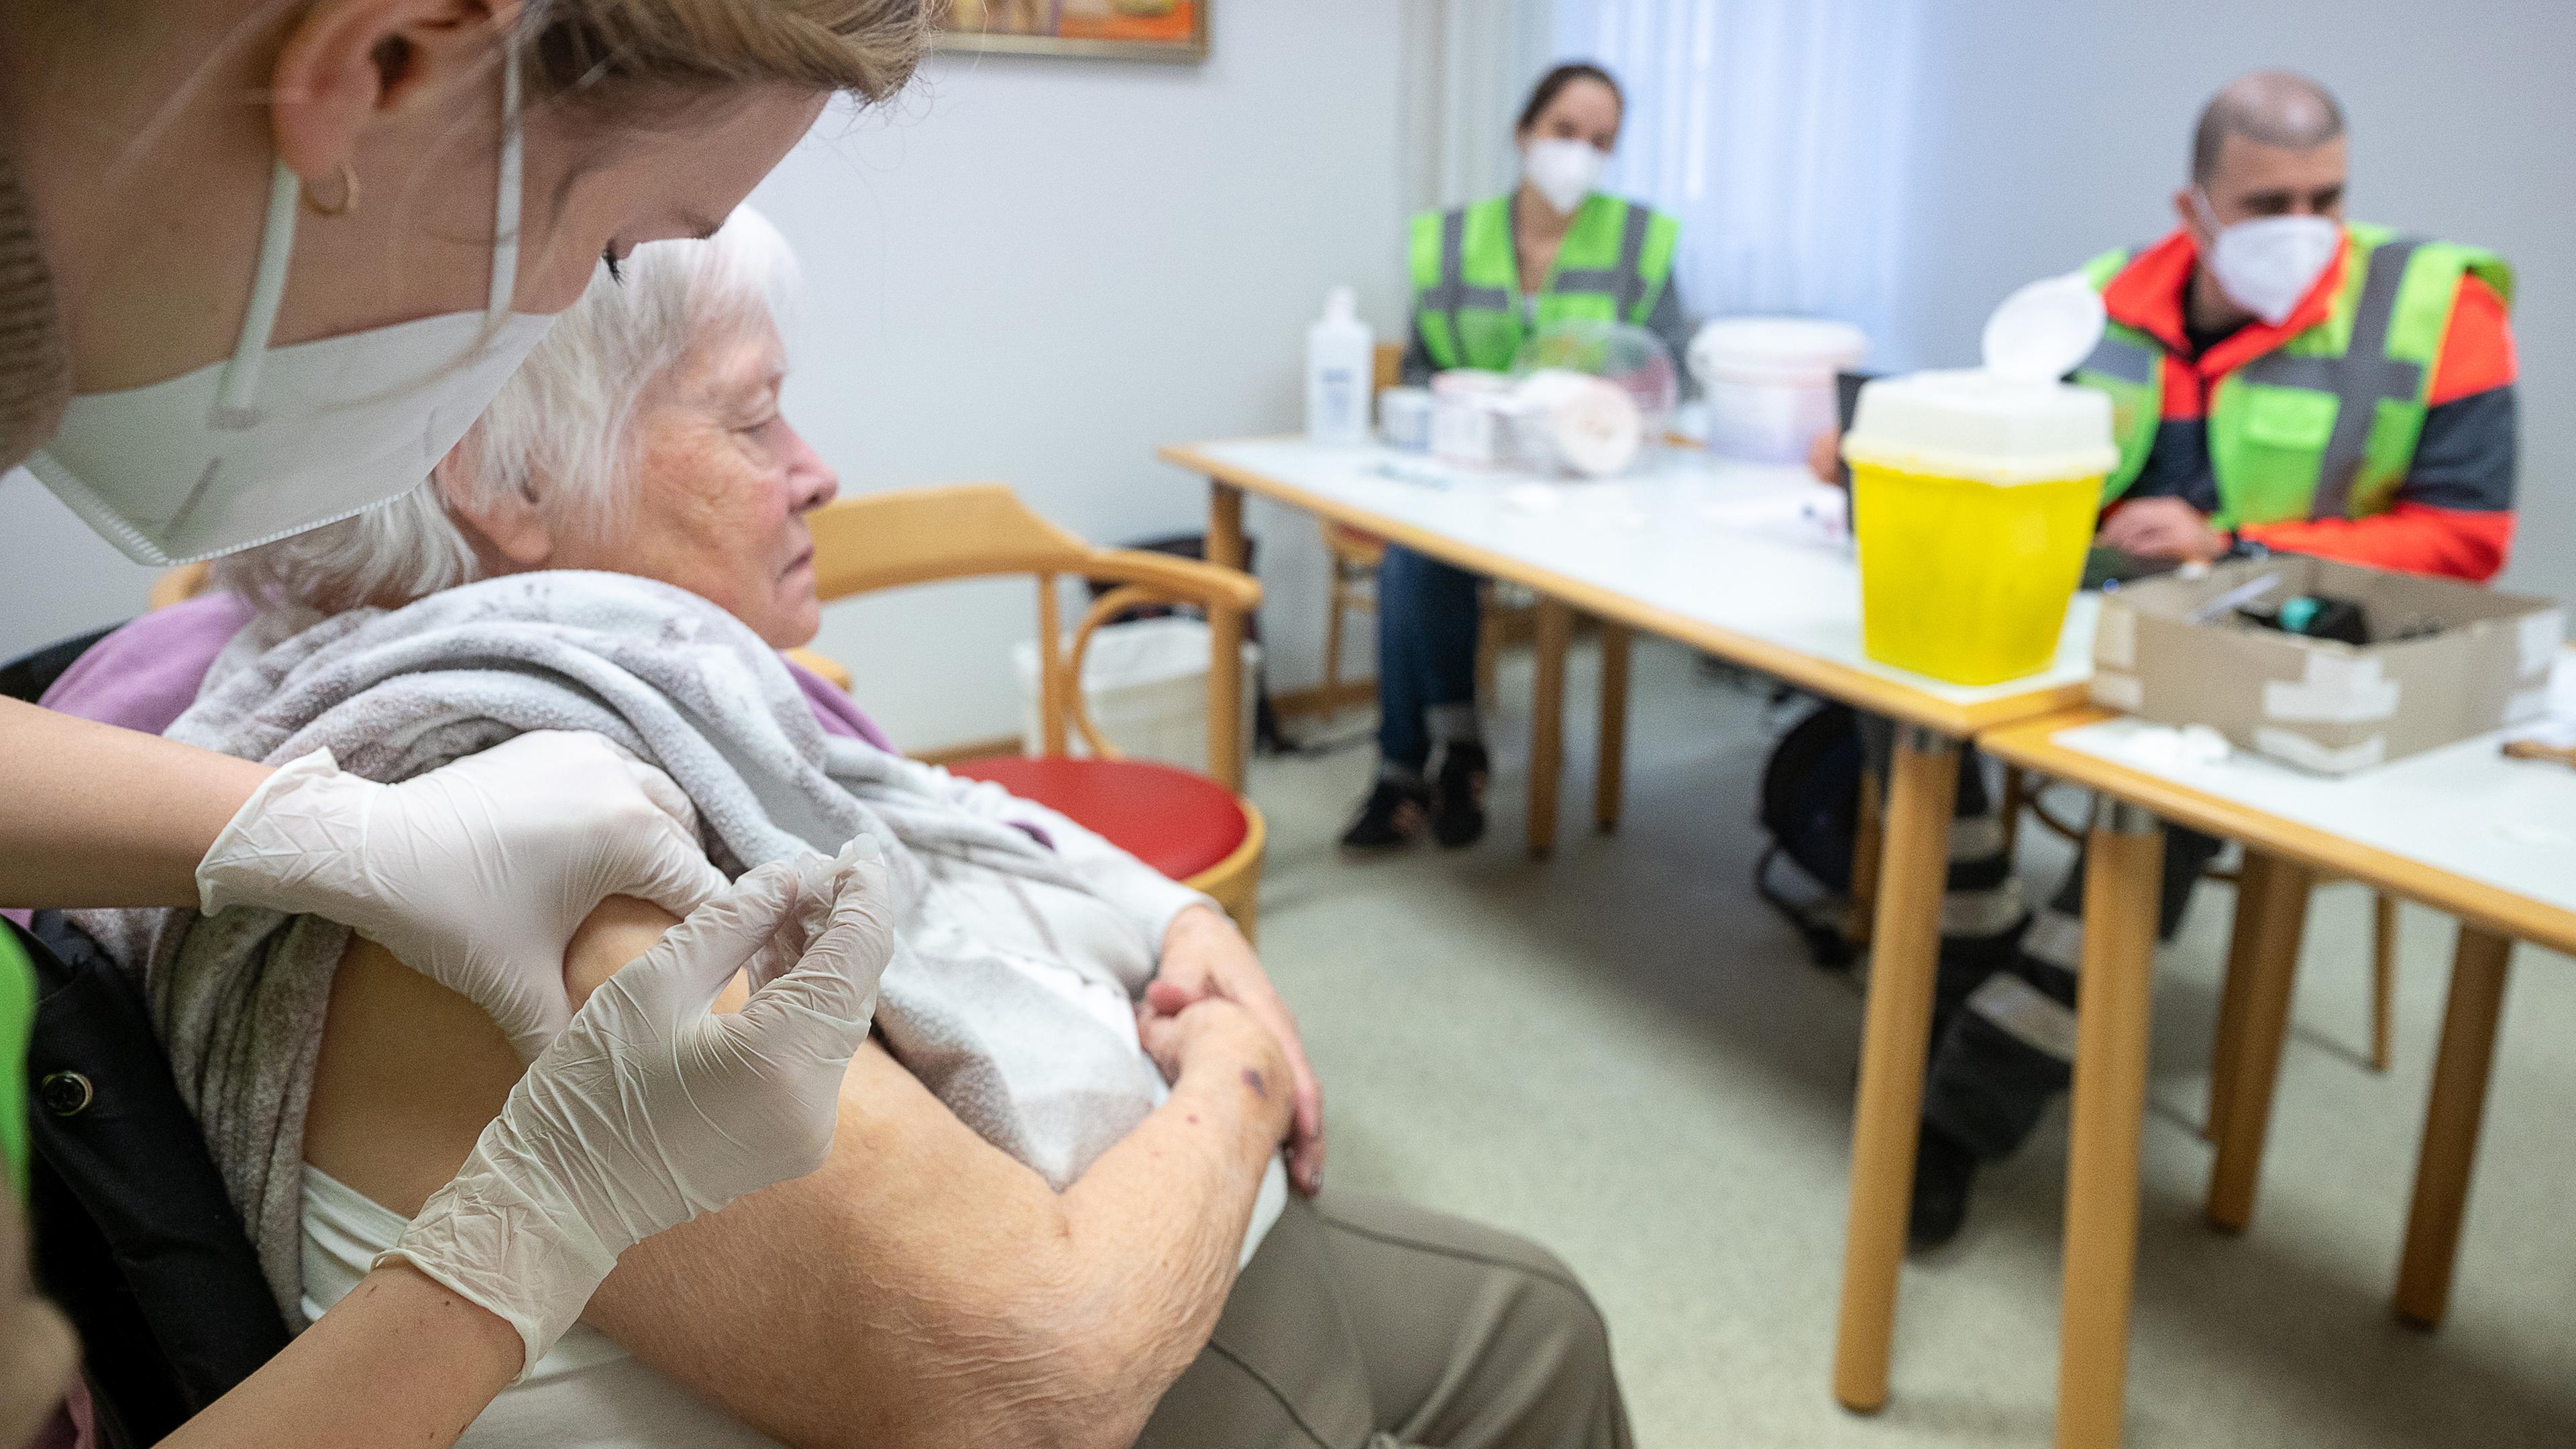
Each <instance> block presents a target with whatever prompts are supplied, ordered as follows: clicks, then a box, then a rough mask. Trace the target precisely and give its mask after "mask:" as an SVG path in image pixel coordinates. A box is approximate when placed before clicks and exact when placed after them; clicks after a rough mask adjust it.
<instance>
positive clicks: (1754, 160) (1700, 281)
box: [1554, 0, 1923, 337]
mask: <svg viewBox="0 0 2576 1449" xmlns="http://www.w3.org/2000/svg"><path fill="white" fill-rule="evenodd" d="M1922 8H1923V3H1922V0H1556V4H1555V11H1556V16H1555V19H1556V27H1555V36H1554V41H1555V45H1554V49H1555V51H1556V53H1557V55H1558V56H1559V57H1561V58H1564V59H1590V60H1595V61H1598V62H1600V63H1601V64H1602V65H1603V66H1604V67H1605V68H1607V69H1608V70H1609V71H1610V72H1611V74H1613V75H1616V76H1617V77H1618V78H1619V82H1620V85H1621V86H1622V87H1623V88H1624V89H1625V90H1626V92H1627V96H1628V108H1627V116H1626V120H1625V123H1624V125H1623V127H1622V129H1621V133H1620V138H1619V155H1618V157H1617V159H1616V160H1615V161H1614V162H1613V163H1612V166H1611V170H1610V174H1609V177H1608V179H1607V182H1606V183H1605V184H1606V185H1607V186H1608V187H1609V188H1610V189H1613V190H1616V191H1619V192H1621V193H1622V194H1625V195H1630V196H1635V197H1638V198H1640V199H1642V200H1645V201H1647V202H1650V203H1652V204H1653V205H1655V206H1658V207H1661V208H1663V209H1664V210H1667V211H1670V212H1672V213H1674V214H1675V215H1676V216H1678V217H1679V218H1680V219H1681V223H1682V254H1681V260H1680V264H1679V267H1680V271H1679V275H1680V278H1681V286H1682V300H1683V302H1684V304H1685V305H1686V306H1687V307H1688V308H1689V310H1690V312H1691V314H1692V315H1693V316H1696V317H1718V316H1727V315H1732V314H1738V313H1747V312H1760V313H1789V314H1800V315H1809V316H1822V317H1836V318H1841V319H1843V320H1845V321H1849V322H1854V323H1857V324H1859V325H1860V326H1861V327H1862V328H1863V329H1864V330H1866V331H1868V332H1870V333H1871V334H1872V336H1873V337H1877V336H1880V335H1883V334H1884V333H1885V332H1886V331H1887V329H1888V327H1889V325H1890V323H1891V321H1892V318H1893V315H1894V314H1893V294H1894V291H1895V285H1896V278H1897V260H1898V252H1897V249H1898V247H1899V245H1900V244H1901V242H1902V239H1903V231H1902V228H1901V221H1902V214H1903V205H1902V203H1903V200H1904V194H1903V190H1902V186H1903V178H1904V176H1905V162H1906V156H1905V148H1906V141H1907V136H1908V133H1909V131H1910V130H1911V126H1910V125H1909V113H1908V108H1909V106H1910V105H1911V102H1912V91H1913V77H1914V63H1915V54H1916V49H1917V37H1918V33H1919V27H1920V25H1921V21H1922V15H1921V11H1922Z"/></svg>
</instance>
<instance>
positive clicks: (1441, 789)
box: [1431, 740, 1491, 849]
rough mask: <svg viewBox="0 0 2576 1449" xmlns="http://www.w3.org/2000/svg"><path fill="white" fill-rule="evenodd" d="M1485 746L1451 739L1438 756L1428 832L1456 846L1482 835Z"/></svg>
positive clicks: (1483, 831)
mask: <svg viewBox="0 0 2576 1449" xmlns="http://www.w3.org/2000/svg"><path fill="white" fill-rule="evenodd" d="M1489 773H1491V772H1490V770H1489V768H1488V765H1487V762H1486V759H1485V747H1484V746H1483V745H1481V744H1478V743H1477V742H1476V741H1474V740H1453V741H1451V742H1450V744H1449V747H1448V748H1447V749H1445V750H1443V751H1442V752H1441V755H1440V779H1439V781H1438V783H1437V784H1436V785H1435V786H1434V788H1433V790H1432V795H1431V835H1432V838H1433V839H1435V840H1437V841H1439V842H1440V843H1441V844H1442V845H1446V846H1449V847H1451V848H1453V849H1454V848H1456V847H1458V846H1461V845H1473V844H1475V843H1476V842H1477V841H1479V840H1482V839H1484V838H1485V777H1486V776H1487V775H1488V774H1489Z"/></svg>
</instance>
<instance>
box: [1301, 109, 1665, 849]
mask: <svg viewBox="0 0 2576 1449" xmlns="http://www.w3.org/2000/svg"><path fill="white" fill-rule="evenodd" d="M1622 107H1623V102H1622V98H1621V96H1620V92H1619V83H1618V82H1617V81H1616V80H1614V79H1612V78H1611V76H1610V73H1609V72H1608V71H1605V70H1603V69H1602V68H1601V67H1599V66H1597V65H1593V64H1590V63H1588V62H1581V61H1577V62H1573V63H1570V64H1566V65H1560V66H1558V67H1556V68H1555V69H1553V70H1551V71H1549V72H1548V73H1547V74H1546V75H1544V76H1541V77H1540V78H1539V82H1538V85H1537V86H1536V87H1534V88H1533V89H1532V90H1531V91H1530V96H1529V101H1528V103H1527V104H1525V105H1523V106H1522V107H1521V114H1520V121H1519V124H1518V125H1517V126H1516V127H1515V128H1514V135H1515V136H1516V137H1517V139H1518V140H1519V142H1520V150H1521V181H1520V184H1519V185H1518V186H1516V187H1514V188H1512V190H1511V191H1510V192H1508V193H1506V194H1504V195H1501V196H1494V197H1488V198H1486V199H1485V200H1483V201H1479V202H1476V203H1474V204H1473V205H1470V206H1463V207H1459V208H1457V209H1455V210H1452V211H1426V212H1423V213H1421V214H1420V215H1418V216H1416V217H1414V218H1413V225H1412V231H1411V235H1410V238H1409V241H1408V246H1407V254H1408V257H1409V260H1410V263H1411V267H1412V275H1413V336H1412V341H1411V343H1410V345H1409V346H1408V347H1407V348H1406V351H1405V358H1404V377H1405V381H1407V382H1410V383H1420V382H1424V381H1426V380H1428V379H1429V378H1430V376H1431V375H1432V374H1433V373H1434V372H1440V371H1445V370H1447V369H1450V368H1458V367H1473V368H1485V369H1490V370H1494V371H1501V370H1503V369H1505V368H1508V367H1510V366H1511V363H1512V354H1513V353H1514V352H1515V351H1517V350H1519V348H1520V345H1521V341H1522V339H1523V338H1526V337H1528V336H1529V335H1530V334H1531V333H1533V332H1536V331H1537V330H1539V329H1540V328H1543V327H1546V326H1548V325H1550V324H1551V323H1556V322H1567V321H1578V320H1591V321H1601V322H1626V323H1630V324H1632V325H1635V326H1640V327H1644V328H1646V329H1648V330H1650V331H1652V332H1653V333H1655V335H1657V336H1658V337H1661V338H1662V339H1663V340H1664V345H1665V346H1666V347H1669V348H1670V349H1672V353H1673V357H1674V358H1675V360H1676V361H1678V360H1679V359H1680V358H1681V357H1682V355H1683V353H1684V352H1685V351H1686V350H1687V348H1688V347H1689V344H1690V326H1689V322H1688V320H1687V319H1686V317H1685V316H1684V314H1683V311H1682V305H1681V298H1680V296H1679V294H1678V293H1677V292H1676V290H1675V288H1674V286H1673V276H1672V272H1673V253H1674V246H1675V243H1676V242H1677V241H1678V240H1679V239H1680V236H1681V226H1680V224H1679V223H1678V222H1676V221H1674V220H1673V218H1671V217H1670V216H1667V215H1665V214H1663V213H1662V212H1659V211H1655V210H1653V209H1651V208H1649V207H1646V206H1644V205H1641V204H1639V203H1637V202H1633V201H1624V200H1621V199H1620V198H1618V197H1615V196H1605V195H1603V194H1602V193H1600V192H1598V191H1596V190H1594V189H1593V185H1594V183H1595V182H1596V181H1597V180H1599V178H1600V175H1601V167H1602V165H1603V163H1605V162H1607V161H1608V160H1609V158H1610V152H1611V150H1612V149H1613V148H1614V147H1616V146H1617V145H1618V142H1619V122H1620V118H1621V112H1622ZM1377 596H1378V604H1377V642H1378V649H1377V691H1378V721H1379V722H1378V773H1377V783H1376V785H1375V787H1374V788H1373V789H1372V790H1371V791H1370V792H1369V797H1368V800H1367V802H1366V803H1365V804H1364V805H1362V806H1361V807H1360V813H1359V818H1358V819H1357V820H1355V821H1353V822H1352V824H1351V827H1350V829H1349V830H1347V831H1346V832H1344V833H1343V835H1342V844H1343V845H1344V846H1346V847H1349V848H1351V849H1354V850H1385V849H1389V848H1392V847H1396V846H1402V845H1410V844H1412V843H1413V842H1414V841H1416V840H1419V839H1421V838H1422V835H1423V834H1424V832H1425V831H1426V830H1428V831H1429V833H1430V834H1431V835H1433V836H1434V837H1436V838H1437V839H1438V840H1439V841H1440V843H1441V844H1443V845H1450V846H1459V845H1467V844H1471V843H1473V842H1474V841H1475V840H1476V839H1477V838H1479V837H1480V836H1482V835H1483V834H1484V833H1485V807H1484V793H1485V774H1486V757H1485V745H1484V741H1483V739H1482V737H1481V736H1480V734H1479V733H1478V730H1477V726H1476V668H1475V664H1476V615H1477V609H1476V579H1475V576H1474V575H1472V574H1469V573H1465V572H1463V571H1461V570H1459V569H1455V568H1452V567H1450V566H1449V565H1447V564H1444V563H1440V562H1438V561H1437V560H1434V559H1429V558H1425V557H1423V556H1422V555H1421V554H1418V553H1415V552H1413V551H1412V550H1410V549H1407V548H1403V547H1401V546H1398V545H1393V544H1390V545H1388V547H1387V550H1386V561H1385V562H1384V563H1382V564H1380V565H1379V566H1378V575H1377ZM1435 742H1436V743H1438V744H1439V745H1440V747H1441V759H1440V768H1439V773H1438V774H1437V775H1436V776H1432V775H1430V774H1428V771H1429V768H1430V763H1431V747H1432V745H1433V744H1434V743H1435Z"/></svg>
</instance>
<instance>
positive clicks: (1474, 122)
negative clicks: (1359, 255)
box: [1400, 0, 1556, 213]
mask: <svg viewBox="0 0 2576 1449" xmlns="http://www.w3.org/2000/svg"><path fill="white" fill-rule="evenodd" d="M1555 23H1556V6H1555V4H1554V3H1553V0H1404V49H1405V65H1404V81H1405V85H1404V119H1403V125H1404V136H1403V142H1402V145H1401V147H1400V150H1401V154H1402V156H1403V158H1404V187H1403V192H1404V205H1405V209H1406V211H1407V212H1408V213H1410V212H1414V211H1421V210H1426V209H1430V208H1434V207H1437V208H1443V209H1446V208H1448V207H1452V206H1462V205H1465V204H1466V203H1467V202H1470V201H1475V200H1479V199H1481V198H1483V197H1487V196H1492V195H1494V194H1495V193H1497V192H1500V191H1503V190H1505V189H1507V188H1509V187H1510V186H1511V184H1512V178H1513V176H1514V174H1515V173H1516V172H1517V170H1518V169H1519V165H1520V156H1519V153H1518V151H1517V150H1515V149H1514V147H1513V145H1512V121H1513V119H1514V118H1515V117H1516V116H1518V115H1519V114H1520V107H1521V102H1522V101H1523V100H1524V99H1526V98H1527V96H1528V92H1529V85H1530V82H1531V81H1532V80H1533V79H1535V78H1536V77H1537V75H1538V73H1539V72H1540V71H1541V70H1543V69H1545V68H1546V65H1547V61H1548V56H1549V55H1550V53H1551V51H1552V48H1553V44H1554V40H1555V36H1554V30H1555Z"/></svg>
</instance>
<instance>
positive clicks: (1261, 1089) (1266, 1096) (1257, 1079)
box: [1243, 1067, 1270, 1102]
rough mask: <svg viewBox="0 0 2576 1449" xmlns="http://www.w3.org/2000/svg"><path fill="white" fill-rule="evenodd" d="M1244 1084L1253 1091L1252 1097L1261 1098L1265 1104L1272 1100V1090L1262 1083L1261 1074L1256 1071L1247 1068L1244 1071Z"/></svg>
mask: <svg viewBox="0 0 2576 1449" xmlns="http://www.w3.org/2000/svg"><path fill="white" fill-rule="evenodd" d="M1243 1084H1244V1085H1245V1086H1247V1087H1250V1088H1251V1089H1252V1095H1254V1096H1256V1097H1259V1098H1260V1099H1261V1100H1263V1101H1265V1102H1267V1101H1269V1100H1270V1088H1269V1087H1268V1086H1266V1085H1264V1084H1263V1083H1262V1080H1261V1074H1260V1073H1259V1072H1256V1071H1254V1070H1253V1069H1252V1068H1250V1067H1245V1068H1244V1069H1243Z"/></svg>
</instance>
